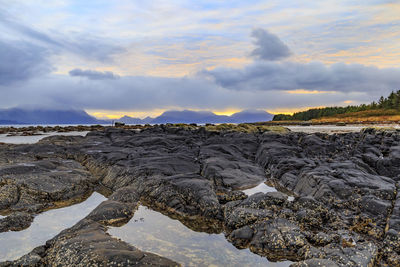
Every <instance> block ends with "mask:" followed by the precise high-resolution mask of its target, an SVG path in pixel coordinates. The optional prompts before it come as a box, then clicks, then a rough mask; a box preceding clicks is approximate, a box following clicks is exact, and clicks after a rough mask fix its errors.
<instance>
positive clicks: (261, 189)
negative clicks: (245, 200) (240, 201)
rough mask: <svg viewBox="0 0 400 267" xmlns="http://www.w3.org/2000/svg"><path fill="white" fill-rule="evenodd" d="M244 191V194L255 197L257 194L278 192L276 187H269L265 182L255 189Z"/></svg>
mask: <svg viewBox="0 0 400 267" xmlns="http://www.w3.org/2000/svg"><path fill="white" fill-rule="evenodd" d="M242 191H243V193H245V194H246V195H248V196H251V195H254V194H255V193H260V192H261V193H268V192H277V190H276V189H275V187H272V186H268V185H266V184H265V183H264V182H262V183H261V184H259V185H257V186H255V187H253V188H249V189H245V190H242Z"/></svg>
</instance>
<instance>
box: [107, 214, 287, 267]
mask: <svg viewBox="0 0 400 267" xmlns="http://www.w3.org/2000/svg"><path fill="white" fill-rule="evenodd" d="M108 233H109V234H111V235H112V236H114V237H118V238H120V239H122V240H123V241H125V242H128V243H130V244H132V245H133V246H135V247H137V248H139V249H140V250H143V251H148V252H152V253H155V254H158V255H161V256H164V257H166V258H169V259H172V260H174V261H176V262H179V263H181V264H182V265H183V266H271V267H283V266H289V265H290V263H291V262H288V261H285V262H277V263H274V262H270V261H268V260H267V258H265V257H261V256H259V255H257V254H254V253H252V252H250V250H248V249H242V250H240V249H237V248H235V247H234V246H233V245H232V244H231V243H229V242H228V241H227V240H226V238H225V236H224V234H222V233H221V234H207V233H202V232H196V231H193V230H191V229H189V228H187V227H186V226H184V225H183V224H182V223H181V222H179V221H178V220H173V219H171V218H169V217H168V216H165V215H163V214H161V213H159V212H156V211H153V210H151V209H148V208H146V207H144V206H139V209H138V210H137V211H136V212H135V215H134V217H133V218H132V219H131V220H130V221H129V223H127V224H125V225H124V226H121V227H110V229H109V230H108Z"/></svg>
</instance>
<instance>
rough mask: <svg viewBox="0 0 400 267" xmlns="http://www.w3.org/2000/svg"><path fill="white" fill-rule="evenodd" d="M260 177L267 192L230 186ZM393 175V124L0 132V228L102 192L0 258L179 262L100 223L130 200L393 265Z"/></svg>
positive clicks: (232, 232) (397, 148) (120, 216)
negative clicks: (62, 224) (344, 128)
mask: <svg viewBox="0 0 400 267" xmlns="http://www.w3.org/2000/svg"><path fill="white" fill-rule="evenodd" d="M277 130H278V131H279V132H277ZM266 179H267V181H268V183H269V184H273V185H274V186H275V188H277V189H278V192H272V193H257V194H254V195H251V196H246V195H245V194H244V193H243V192H242V191H240V190H241V189H243V188H249V187H252V186H256V185H258V184H259V183H261V182H263V181H265V180H266ZM399 180H400V132H398V131H396V130H386V131H381V130H376V129H366V130H363V131H362V132H360V133H346V134H332V135H328V134H319V133H317V134H305V133H299V132H296V133H295V132H288V131H285V130H282V129H281V128H273V129H272V130H271V128H268V127H261V126H258V128H257V127H256V128H254V127H247V128H246V127H244V126H243V127H242V128H240V127H239V129H231V128H229V127H225V128H224V127H217V126H208V127H199V126H194V125H192V126H176V125H175V126H173V125H169V126H164V125H161V126H154V127H143V129H141V130H140V131H137V130H131V129H123V128H107V127H99V128H96V129H91V132H90V133H88V134H87V136H86V137H80V136H79V137H78V136H74V137H73V136H52V137H47V138H45V139H43V140H41V141H40V142H39V143H37V144H32V145H10V144H0V214H1V215H4V216H5V217H4V218H2V217H0V235H1V232H5V231H19V230H22V229H25V228H27V227H29V226H30V224H31V223H32V221H33V219H34V216H35V215H37V214H39V213H41V212H43V211H45V210H48V209H52V208H58V207H62V206H67V205H71V204H74V203H77V202H79V201H81V200H82V199H85V198H86V197H87V196H88V195H89V194H90V193H91V192H93V191H98V192H101V193H103V194H104V195H106V197H108V200H106V201H104V202H103V203H101V204H100V205H99V206H98V207H97V208H96V209H94V210H93V211H92V212H91V213H90V214H89V215H88V216H87V217H86V218H84V219H83V220H81V221H80V222H79V223H77V224H76V225H74V226H73V227H71V228H69V229H65V230H64V231H62V232H61V233H60V234H58V235H57V236H55V237H54V238H52V239H51V240H48V241H47V242H46V244H43V246H40V247H37V248H35V249H34V250H33V251H32V252H31V253H29V254H27V255H25V256H23V257H21V258H20V259H18V260H16V261H14V262H3V263H0V266H48V265H50V266H106V265H107V266H131V265H135V266H136V265H142V266H144V265H155V266H176V265H179V263H177V262H174V261H172V260H169V259H167V258H164V257H162V256H159V255H156V254H153V253H148V252H145V251H140V250H139V249H137V248H135V247H134V246H132V245H131V244H128V243H125V242H124V241H121V240H119V239H116V238H113V237H111V236H110V235H109V234H108V233H107V227H108V226H120V225H123V224H125V223H127V222H128V221H129V220H130V219H131V218H132V216H133V215H134V213H135V210H136V209H137V207H138V205H139V203H142V204H144V205H146V206H148V207H150V208H152V209H154V210H160V211H162V212H163V213H164V214H168V215H169V216H171V217H173V218H176V219H178V220H180V221H181V222H182V223H183V224H185V225H186V226H187V227H189V228H191V229H193V230H196V231H201V232H207V233H224V234H225V236H226V238H227V240H229V242H231V243H232V244H233V245H234V246H236V247H237V248H240V249H242V248H249V249H250V250H251V251H252V252H253V253H256V254H259V255H261V256H264V257H267V258H268V259H269V260H270V261H282V260H290V261H292V262H293V264H292V266H399V265H400V234H399V231H400V195H398V194H397V192H398V190H399V186H400V185H399ZM290 196H292V197H293V196H294V200H293V199H292V198H291V197H290Z"/></svg>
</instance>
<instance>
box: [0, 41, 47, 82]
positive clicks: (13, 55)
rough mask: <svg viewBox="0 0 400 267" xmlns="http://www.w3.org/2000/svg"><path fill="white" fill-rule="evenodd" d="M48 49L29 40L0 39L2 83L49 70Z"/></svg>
mask: <svg viewBox="0 0 400 267" xmlns="http://www.w3.org/2000/svg"><path fill="white" fill-rule="evenodd" d="M46 53H47V50H46V49H45V48H43V47H40V46H36V45H33V44H30V43H27V42H22V41H13V42H8V43H6V42H2V41H1V40H0V85H9V84H12V83H14V82H18V81H24V80H27V79H29V78H31V77H32V76H36V75H39V74H43V73H46V72H49V71H50V70H51V67H50V65H49V63H48V62H47V60H46Z"/></svg>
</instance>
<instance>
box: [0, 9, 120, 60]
mask: <svg viewBox="0 0 400 267" xmlns="http://www.w3.org/2000/svg"><path fill="white" fill-rule="evenodd" d="M0 26H4V28H5V29H7V30H8V31H10V30H11V31H12V32H13V34H18V35H20V36H22V37H24V38H28V39H29V40H30V41H31V42H40V44H41V45H46V46H47V48H48V51H49V53H53V54H56V53H60V52H62V51H66V52H70V53H73V54H76V55H78V56H80V57H83V58H86V59H90V60H97V61H100V62H112V61H113V60H112V56H113V55H115V54H119V53H122V52H125V48H123V47H122V46H119V45H115V44H111V43H109V42H108V41H107V40H105V39H104V38H101V37H99V36H94V35H91V34H88V33H85V34H81V33H73V34H69V35H68V36H67V35H63V34H62V33H52V35H49V34H46V33H44V32H40V31H38V30H36V29H34V28H33V27H30V26H28V25H25V24H22V23H20V22H19V21H17V20H15V19H14V18H12V17H11V16H9V15H8V14H7V13H6V12H4V11H2V10H0Z"/></svg>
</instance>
